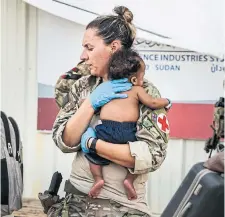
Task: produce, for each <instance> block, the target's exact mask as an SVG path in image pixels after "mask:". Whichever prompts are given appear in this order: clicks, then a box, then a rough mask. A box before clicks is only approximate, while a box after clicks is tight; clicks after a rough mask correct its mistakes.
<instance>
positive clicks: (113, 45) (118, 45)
mask: <svg viewBox="0 0 225 217" xmlns="http://www.w3.org/2000/svg"><path fill="white" fill-rule="evenodd" d="M121 47H122V46H121V42H120V40H114V41H113V42H112V43H111V49H112V52H113V53H114V52H116V51H117V50H119V49H120V48H121Z"/></svg>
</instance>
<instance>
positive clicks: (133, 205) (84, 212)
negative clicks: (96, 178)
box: [48, 63, 170, 217]
mask: <svg viewBox="0 0 225 217" xmlns="http://www.w3.org/2000/svg"><path fill="white" fill-rule="evenodd" d="M83 71H84V73H83ZM67 74H68V73H67ZM69 74H70V76H68V77H67V78H66V77H65V76H64V77H63V76H62V77H61V78H60V79H59V80H58V82H57V85H56V101H57V103H58V105H59V106H60V107H61V110H60V112H59V114H58V116H57V118H56V120H55V123H54V126H53V140H54V142H55V144H56V145H57V146H58V147H59V148H60V149H61V150H62V151H63V152H77V155H76V156H75V158H74V161H73V164H72V172H71V176H70V182H71V183H72V185H73V186H74V187H75V188H76V189H78V190H79V192H82V193H83V194H84V195H80V194H78V193H77V194H76V193H72V194H71V193H68V194H67V196H66V199H65V200H63V201H62V202H61V203H59V204H56V205H54V206H53V207H52V208H51V209H50V210H49V212H48V216H51V217H56V216H62V217H64V216H65V217H66V216H98V217H101V216H106V217H109V216H112V217H114V216H118V217H119V216H130V217H134V216H145V217H147V216H151V211H150V210H149V208H148V207H147V203H146V192H145V191H146V181H147V179H148V172H152V171H155V170H156V169H158V168H159V167H160V165H161V164H162V162H163V161H164V159H165V157H166V148H167V143H168V137H169V131H170V129H169V123H168V119H167V116H166V111H165V109H159V110H151V109H150V108H148V107H146V106H144V105H141V106H140V118H139V120H138V122H137V134H136V137H137V140H138V141H135V142H129V147H130V151H131V155H132V156H134V157H135V167H134V168H133V169H129V171H130V172H131V173H133V174H138V177H137V179H136V180H135V182H134V187H135V190H136V192H137V196H138V199H137V200H132V201H130V200H128V199H127V197H126V193H125V191H124V187H123V185H122V182H123V180H124V178H125V176H126V169H125V168H124V167H121V166H120V165H117V164H114V163H110V165H108V166H105V167H104V168H103V177H104V180H105V185H104V186H103V188H102V191H101V192H100V194H99V198H98V199H90V198H89V197H87V193H88V192H89V190H90V188H91V186H92V185H93V177H92V175H91V173H90V168H89V164H88V162H87V160H86V158H85V157H84V154H83V152H81V151H80V144H79V145H76V146H74V147H68V146H66V145H65V144H64V143H63V141H62V133H63V130H64V128H65V125H66V123H67V121H68V119H69V118H70V117H71V116H72V115H73V114H74V113H75V112H76V111H77V110H78V108H79V106H80V104H81V102H82V100H83V99H85V98H87V97H88V96H89V94H90V93H91V92H92V91H93V90H94V89H95V88H96V87H97V86H98V85H99V84H100V83H101V82H102V79H101V78H96V77H94V76H92V75H90V74H89V72H88V70H87V69H86V68H85V65H84V64H83V63H80V64H79V65H78V67H76V68H75V70H72V71H70V72H69ZM71 75H74V76H73V77H74V78H75V79H71ZM76 76H77V78H78V79H76ZM144 88H145V90H146V91H147V92H148V93H149V94H150V95H152V96H153V97H160V93H159V91H158V90H157V88H156V87H155V86H154V85H153V84H152V83H149V82H147V81H145V82H144ZM62 90H63V92H62ZM98 121H99V115H98V114H95V115H94V117H93V119H92V121H91V123H90V126H92V127H95V125H96V124H97V123H98ZM115 174H116V176H115Z"/></svg>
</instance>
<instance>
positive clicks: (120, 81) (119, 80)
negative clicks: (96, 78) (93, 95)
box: [111, 78, 128, 84]
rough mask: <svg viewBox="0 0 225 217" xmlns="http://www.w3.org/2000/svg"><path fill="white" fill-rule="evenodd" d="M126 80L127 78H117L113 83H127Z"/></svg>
mask: <svg viewBox="0 0 225 217" xmlns="http://www.w3.org/2000/svg"><path fill="white" fill-rule="evenodd" d="M125 82H128V79H127V78H122V79H116V80H112V81H111V83H112V84H121V83H125Z"/></svg>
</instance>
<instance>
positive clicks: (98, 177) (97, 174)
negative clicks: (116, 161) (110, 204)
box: [88, 162, 104, 198]
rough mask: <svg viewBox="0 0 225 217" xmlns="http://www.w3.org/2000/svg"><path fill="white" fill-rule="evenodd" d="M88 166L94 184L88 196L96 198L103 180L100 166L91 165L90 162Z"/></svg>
mask: <svg viewBox="0 0 225 217" xmlns="http://www.w3.org/2000/svg"><path fill="white" fill-rule="evenodd" d="M89 164H90V170H91V173H92V175H93V178H94V180H95V182H94V185H93V186H92V188H91V190H90V192H89V193H88V195H89V196H90V197H93V198H96V197H97V196H98V195H99V193H100V191H101V188H102V186H103V185H104V180H103V176H102V166H101V165H96V164H93V163H91V162H90V163H89Z"/></svg>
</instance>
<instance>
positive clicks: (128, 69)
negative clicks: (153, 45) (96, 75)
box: [108, 49, 143, 80]
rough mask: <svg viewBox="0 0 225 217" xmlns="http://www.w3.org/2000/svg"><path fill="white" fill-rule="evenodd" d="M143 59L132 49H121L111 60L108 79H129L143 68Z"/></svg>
mask: <svg viewBox="0 0 225 217" xmlns="http://www.w3.org/2000/svg"><path fill="white" fill-rule="evenodd" d="M141 61H143V60H142V58H141V57H140V55H139V54H138V53H137V52H136V51H134V50H132V49H120V50H118V51H116V52H115V53H114V54H113V55H112V56H111V58H110V60H109V68H108V79H109V80H114V79H120V78H129V77H130V76H132V75H134V74H135V73H136V72H137V71H138V70H139V69H140V67H141Z"/></svg>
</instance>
